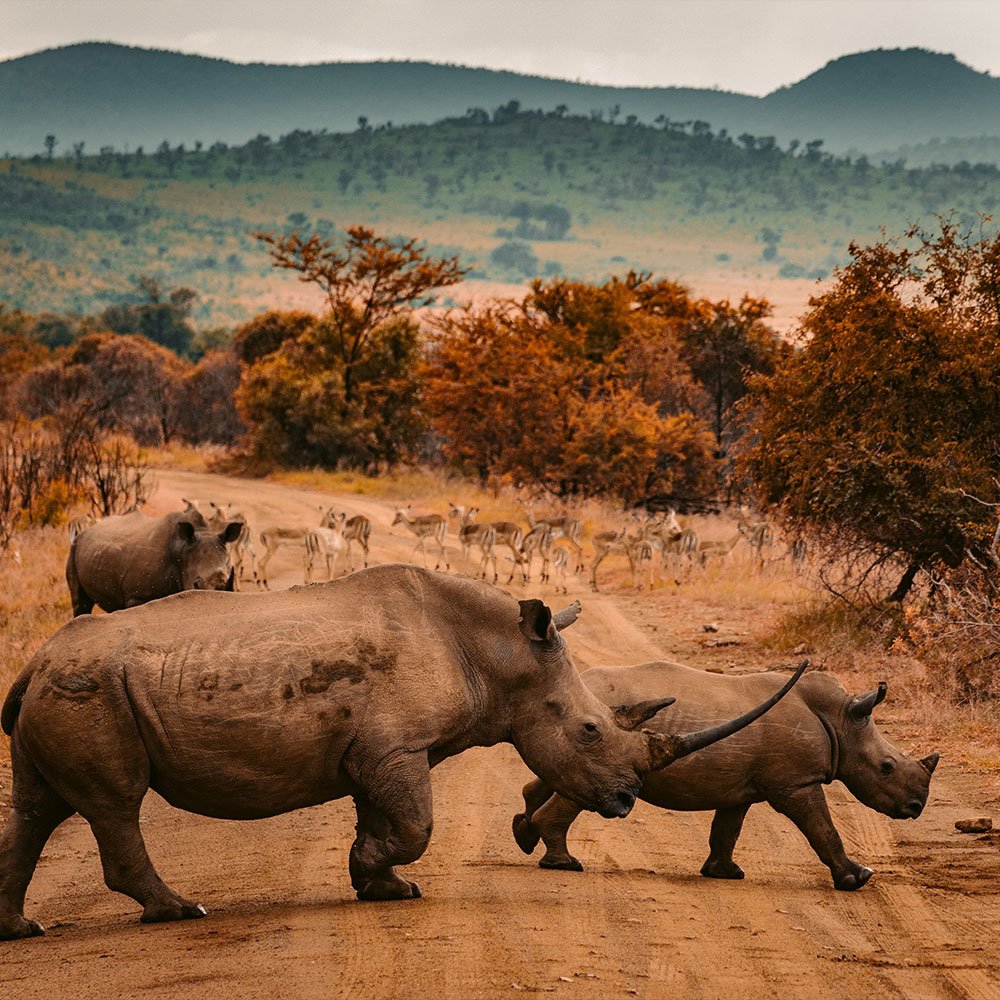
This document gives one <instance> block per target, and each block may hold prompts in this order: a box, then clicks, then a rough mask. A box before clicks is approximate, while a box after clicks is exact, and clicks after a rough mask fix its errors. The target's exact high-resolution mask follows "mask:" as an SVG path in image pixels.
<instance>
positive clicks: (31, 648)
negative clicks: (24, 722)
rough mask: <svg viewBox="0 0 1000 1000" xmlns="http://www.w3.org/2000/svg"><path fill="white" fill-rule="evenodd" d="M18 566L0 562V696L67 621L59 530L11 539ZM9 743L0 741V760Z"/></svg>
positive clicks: (62, 531) (13, 562)
mask: <svg viewBox="0 0 1000 1000" xmlns="http://www.w3.org/2000/svg"><path fill="white" fill-rule="evenodd" d="M17 543H18V551H19V552H20V557H21V559H20V563H18V562H17V561H16V560H15V559H14V558H13V557H11V556H7V557H3V558H0V692H3V694H4V695H5V694H6V692H7V689H8V688H9V687H10V685H11V683H12V682H13V681H14V678H15V677H17V675H18V674H19V673H20V672H21V669H22V668H23V667H24V665H25V664H26V663H27V662H28V660H29V659H31V657H32V655H33V654H34V652H35V650H36V649H38V647H39V646H41V644H42V643H43V642H44V641H45V640H46V639H47V638H48V637H49V636H50V635H52V633H53V632H55V631H56V630H57V629H58V628H59V627H60V626H62V625H65V624H66V622H68V621H69V619H70V617H71V615H72V610H71V608H70V602H69V591H68V590H67V588H66V575H65V569H66V553H67V551H68V549H69V542H68V539H67V536H66V530H65V528H37V529H34V530H32V531H29V532H25V533H24V534H23V535H20V536H19V537H18V540H17ZM8 754H9V744H8V743H7V741H6V740H2V741H0V758H5V757H6V756H7V755H8Z"/></svg>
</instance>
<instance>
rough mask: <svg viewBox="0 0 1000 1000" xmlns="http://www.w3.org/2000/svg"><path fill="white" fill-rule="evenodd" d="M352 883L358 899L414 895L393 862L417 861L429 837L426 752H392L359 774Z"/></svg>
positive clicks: (413, 884)
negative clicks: (368, 769)
mask: <svg viewBox="0 0 1000 1000" xmlns="http://www.w3.org/2000/svg"><path fill="white" fill-rule="evenodd" d="M358 784H359V785H361V787H362V788H363V791H362V792H359V793H358V794H357V795H355V796H354V807H355V809H356V810H357V814H358V824H357V837H356V838H355V841H354V844H353V845H352V847H351V857H350V872H351V885H353V886H354V888H355V890H356V891H357V894H358V899H363V900H380V899H419V898H420V887H419V886H418V885H417V884H416V882H409V881H407V880H406V879H404V878H403V877H402V876H401V875H399V874H398V873H397V872H396V870H395V868H394V866H395V865H407V864H410V863H411V862H413V861H416V860H417V858H419V857H420V856H421V855H422V854H423V853H424V851H425V850H426V849H427V844H428V842H429V841H430V839H431V827H432V821H433V816H432V806H431V775H430V767H429V766H428V763H427V754H426V753H404V752H400V753H394V754H390V755H389V756H387V757H384V758H383V759H382V760H381V761H380V762H379V763H378V764H377V765H376V766H375V767H374V768H372V770H371V771H370V772H368V773H365V774H362V775H361V776H359V780H358Z"/></svg>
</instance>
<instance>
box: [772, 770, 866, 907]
mask: <svg viewBox="0 0 1000 1000" xmlns="http://www.w3.org/2000/svg"><path fill="white" fill-rule="evenodd" d="M771 804H772V805H773V806H774V808H775V809H777V810H778V812H780V813H783V814H784V815H785V816H787V817H788V818H789V819H790V820H791V821H792V822H793V823H794V824H795V825H796V826H797V827H798V828H799V829H800V830H801V831H802V833H803V834H805V837H806V839H807V840H808V841H809V845H810V846H811V847H812V849H813V850H814V851H815V852H816V855H817V857H818V858H819V859H820V861H822V862H823V864H825V865H826V866H827V867H828V868H829V869H830V874H831V875H832V876H833V885H834V888H836V889H842V890H844V891H846V892H853V891H854V890H856V889H860V888H861V887H862V886H863V885H864V884H865V883H866V882H867V881H868V880H869V879H870V878H871V877H872V875H873V874H874V873H873V872H872V870H871V869H870V868H865V867H864V865H859V864H858V863H857V862H856V861H853V860H852V859H851V858H849V857H848V856H847V852H846V851H845V850H844V844H843V842H842V841H841V839H840V834H839V833H837V828H836V827H835V826H834V825H833V820H832V819H831V818H830V810H829V808H828V806H827V804H826V796H825V795H824V794H823V789H822V787H821V786H819V785H808V786H806V787H805V788H799V789H796V790H795V791H794V792H792V793H791V794H790V795H788V796H787V797H785V798H784V799H783V800H782V801H780V802H772V803H771Z"/></svg>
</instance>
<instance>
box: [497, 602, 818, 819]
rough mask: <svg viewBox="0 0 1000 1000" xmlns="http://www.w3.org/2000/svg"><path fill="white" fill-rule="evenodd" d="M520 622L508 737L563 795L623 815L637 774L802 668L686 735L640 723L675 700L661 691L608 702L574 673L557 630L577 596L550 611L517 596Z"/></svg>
mask: <svg viewBox="0 0 1000 1000" xmlns="http://www.w3.org/2000/svg"><path fill="white" fill-rule="evenodd" d="M518 604H519V605H520V609H521V617H520V619H519V621H518V628H519V629H520V632H521V635H522V636H523V638H524V639H525V640H527V644H528V653H529V656H530V657H531V658H532V660H533V662H532V663H531V664H530V665H529V669H527V670H524V671H519V677H518V680H519V682H520V683H519V689H518V690H517V691H515V692H512V698H511V704H510V711H511V716H510V717H511V742H512V743H513V744H514V746H515V747H516V749H517V751H518V753H520V755H521V757H522V759H523V760H524V762H525V763H526V764H527V765H528V767H530V768H531V770H532V771H534V772H535V774H537V775H538V776H539V777H540V778H541V779H542V780H543V781H545V782H546V783H547V784H549V785H550V786H551V787H552V788H554V789H555V790H556V791H557V792H559V794H560V795H562V796H563V797H564V798H568V799H571V800H572V801H574V802H576V803H577V805H579V806H582V807H583V808H584V809H591V810H594V811H595V812H598V813H600V814H601V815H602V816H604V817H606V818H612V817H618V816H627V815H628V813H629V812H630V811H631V809H632V806H633V805H634V804H635V800H636V796H637V795H638V793H639V789H640V787H641V786H642V778H643V776H644V775H645V774H648V773H649V772H650V771H654V770H658V769H659V768H661V767H666V766H667V765H668V764H670V763H672V762H673V761H674V760H677V759H678V758H679V757H684V756H686V755H687V754H689V753H693V752H694V751H696V750H700V749H702V748H703V747H706V746H708V745H709V744H711V743H715V742H716V741H718V740H721V739H724V738H725V737H726V736H729V735H731V734H732V733H734V732H736V731H737V730H739V729H742V728H743V727H744V726H747V725H749V724H750V723H751V722H752V721H754V719H756V718H759V717H760V716H761V715H763V714H764V712H766V711H767V710H768V709H769V708H770V707H771V706H772V705H774V704H775V703H776V702H777V701H778V700H780V698H782V697H783V696H784V695H785V693H786V692H787V691H788V690H790V689H791V687H792V685H793V684H794V683H795V682H796V681H797V680H798V678H799V677H800V676H801V675H802V672H803V671H804V670H805V668H806V666H807V665H808V663H807V662H806V663H803V664H802V665H801V666H800V667H799V670H798V672H797V673H796V674H795V676H794V677H793V678H792V679H791V680H790V681H789V682H788V683H787V684H786V685H785V686H784V688H782V690H781V691H779V692H778V693H777V694H776V695H773V696H772V697H771V698H769V699H768V700H767V701H766V702H764V703H763V704H762V705H759V706H758V707H757V708H755V709H753V710H752V711H750V712H747V713H745V714H744V715H742V716H740V717H739V718H737V719H733V720H731V721H729V722H725V723H722V724H720V725H718V726H712V727H711V728H709V729H706V730H702V731H700V732H697V733H689V734H686V735H663V734H661V733H652V732H649V731H648V730H643V729H640V727H641V726H642V724H643V723H644V722H646V721H647V720H648V719H651V718H652V717H653V716H654V715H656V713H657V712H659V711H661V710H662V709H664V708H666V707H667V706H668V705H672V704H673V703H674V700H675V699H674V698H660V699H656V700H653V701H645V702H640V703H639V704H635V705H621V706H618V707H617V708H609V707H608V706H607V705H605V704H604V703H603V702H602V701H600V700H599V699H598V698H596V697H595V696H594V695H593V694H592V693H591V692H590V690H589V689H588V688H587V687H586V686H585V685H584V683H583V682H582V681H581V680H580V677H579V674H578V673H577V670H576V667H575V666H574V664H573V660H572V658H571V656H570V654H569V650H568V649H567V648H566V644H565V642H564V641H563V638H562V636H561V635H560V632H561V631H562V630H563V629H566V628H568V627H569V626H570V625H572V624H573V622H575V621H576V619H577V617H578V616H579V614H580V611H581V607H580V602H579V601H576V602H574V603H573V604H571V605H570V606H569V607H568V608H564V609H563V610H562V611H559V612H557V613H556V614H552V612H551V611H550V610H549V609H548V608H547V607H546V606H545V604H543V603H542V602H541V601H538V600H528V601H519V602H518Z"/></svg>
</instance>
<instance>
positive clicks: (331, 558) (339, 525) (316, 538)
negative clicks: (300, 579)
mask: <svg viewBox="0 0 1000 1000" xmlns="http://www.w3.org/2000/svg"><path fill="white" fill-rule="evenodd" d="M346 520H347V515H346V514H335V513H334V512H333V511H332V510H328V511H327V512H326V513H325V514H324V515H323V524H322V526H321V527H319V528H310V529H309V530H308V531H307V532H306V537H305V546H306V556H305V582H306V583H310V582H312V571H313V566H314V565H315V564H316V562H317V561H318V560H319V559H320V558H322V559H324V560H325V561H326V578H327V579H328V580H332V579H333V578H334V576H335V575H336V571H337V556H339V555H340V553H341V552H343V551H344V548H345V546H346V542H345V541H344V523H345V522H346Z"/></svg>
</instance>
